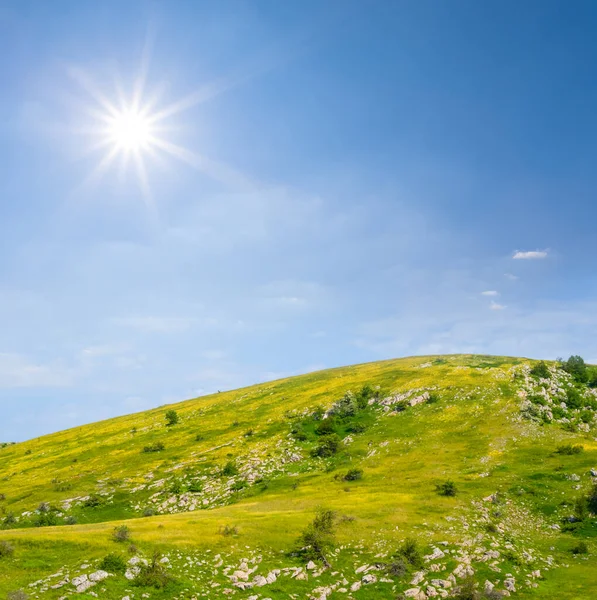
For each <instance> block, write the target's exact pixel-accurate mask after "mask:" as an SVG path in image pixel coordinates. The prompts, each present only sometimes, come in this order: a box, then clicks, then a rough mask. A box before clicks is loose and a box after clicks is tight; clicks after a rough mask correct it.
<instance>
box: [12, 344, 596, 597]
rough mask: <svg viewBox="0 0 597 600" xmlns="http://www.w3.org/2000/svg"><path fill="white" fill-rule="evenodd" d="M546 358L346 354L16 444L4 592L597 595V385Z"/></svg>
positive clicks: (39, 594)
mask: <svg viewBox="0 0 597 600" xmlns="http://www.w3.org/2000/svg"><path fill="white" fill-rule="evenodd" d="M533 364H535V363H534V361H528V360H525V359H515V358H505V357H490V356H443V357H416V358H408V359H400V360H390V361H384V362H378V363H371V364H365V365H358V366H352V367H344V368H338V369H331V370H327V371H322V372H319V373H313V374H309V375H304V376H300V377H292V378H289V379H283V380H279V381H274V382H271V383H266V384H261V385H256V386H252V387H248V388H243V389H240V390H235V391H231V392H224V393H218V394H213V395H211V396H205V397H201V398H197V399H194V400H188V401H186V402H181V403H179V404H176V405H172V406H168V407H161V408H159V409H155V410H150V411H147V412H143V413H139V414H134V415H129V416H125V417H119V418H116V419H111V420H108V421H104V422H100V423H94V424H91V425H86V426H83V427H77V428H75V429H71V430H68V431H63V432H59V433H55V434H52V435H47V436H44V437H41V438H38V439H34V440H31V441H27V442H23V443H19V444H14V445H9V446H6V447H4V448H2V449H0V498H1V500H0V511H1V513H2V514H1V519H2V524H3V525H2V530H1V531H0V598H2V597H8V598H12V599H14V600H17V599H21V598H23V599H24V598H40V599H48V600H52V599H58V598H70V597H71V596H72V597H73V598H94V597H98V598H108V599H115V600H121V599H124V598H127V597H128V598H129V600H133V599H135V600H136V599H139V598H155V599H159V598H163V599H166V598H168V599H178V600H182V599H191V598H196V599H199V598H213V599H218V598H238V599H245V598H247V599H248V598H250V599H251V600H265V599H267V598H271V599H272V600H273V599H277V598H294V599H299V598H316V599H318V600H319V599H326V598H354V599H355V600H356V599H363V600H365V599H373V598H401V597H410V598H419V599H422V598H432V597H437V598H440V597H456V598H500V597H503V595H504V592H505V593H506V594H507V595H512V596H517V597H519V598H556V597H557V598H559V599H570V600H572V599H578V600H581V599H582V600H586V599H588V598H595V597H597V569H595V554H596V552H597V540H596V539H595V538H596V536H597V523H596V519H595V515H594V511H595V510H597V508H596V505H597V494H596V493H595V482H596V481H597V479H595V477H597V471H596V470H595V469H597V441H596V440H597V438H596V437H595V436H596V435H597V433H596V432H595V430H596V429H597V418H596V417H595V415H596V413H597V390H596V389H595V388H592V387H590V386H588V385H587V384H586V383H584V380H582V378H578V377H576V378H575V373H574V372H572V373H571V374H569V373H567V372H565V371H564V370H562V369H560V368H558V367H557V366H556V365H550V366H549V368H548V369H547V371H546V372H543V373H541V371H540V370H539V369H535V371H536V374H531V373H530V370H531V366H532V365H533ZM168 411H175V414H170V416H169V417H170V419H171V421H177V422H174V423H172V424H169V423H168V421H167V418H166V417H167V412H168ZM329 511H332V512H329ZM316 515H319V517H317V518H316ZM314 519H315V522H314ZM313 523H315V524H314V525H313ZM310 524H311V525H310ZM304 533H306V534H308V535H307V536H304V535H303V534H304ZM301 536H302V537H301ZM118 538H120V540H119V539H118ZM106 556H107V557H108V558H107V559H106ZM475 586H476V587H475Z"/></svg>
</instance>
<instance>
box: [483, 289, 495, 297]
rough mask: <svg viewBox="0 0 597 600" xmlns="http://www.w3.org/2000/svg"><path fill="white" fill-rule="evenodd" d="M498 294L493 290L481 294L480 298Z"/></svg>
mask: <svg viewBox="0 0 597 600" xmlns="http://www.w3.org/2000/svg"><path fill="white" fill-rule="evenodd" d="M498 294H499V292H496V291H495V290H487V291H485V292H481V295H482V296H497V295H498Z"/></svg>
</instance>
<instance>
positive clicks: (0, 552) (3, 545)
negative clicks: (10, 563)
mask: <svg viewBox="0 0 597 600" xmlns="http://www.w3.org/2000/svg"><path fill="white" fill-rule="evenodd" d="M14 552H15V550H14V548H13V547H12V544H9V543H8V542H6V541H4V540H3V541H1V542H0V558H6V557H8V556H12V555H13V554H14Z"/></svg>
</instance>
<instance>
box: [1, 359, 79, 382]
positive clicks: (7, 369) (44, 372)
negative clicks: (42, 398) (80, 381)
mask: <svg viewBox="0 0 597 600" xmlns="http://www.w3.org/2000/svg"><path fill="white" fill-rule="evenodd" d="M73 383H74V373H73V371H72V370H70V369H68V368H67V367H65V366H64V365H62V364H44V363H41V362H37V361H31V360H29V359H27V358H26V357H24V356H22V355H20V354H14V353H1V354H0V388H48V387H69V386H71V385H73Z"/></svg>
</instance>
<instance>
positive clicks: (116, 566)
mask: <svg viewBox="0 0 597 600" xmlns="http://www.w3.org/2000/svg"><path fill="white" fill-rule="evenodd" d="M99 568H100V569H101V570H102V571H107V572H108V573H124V572H125V571H126V561H125V560H124V558H122V556H120V554H115V553H110V554H106V556H104V558H103V559H102V562H101V563H100V564H99Z"/></svg>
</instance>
